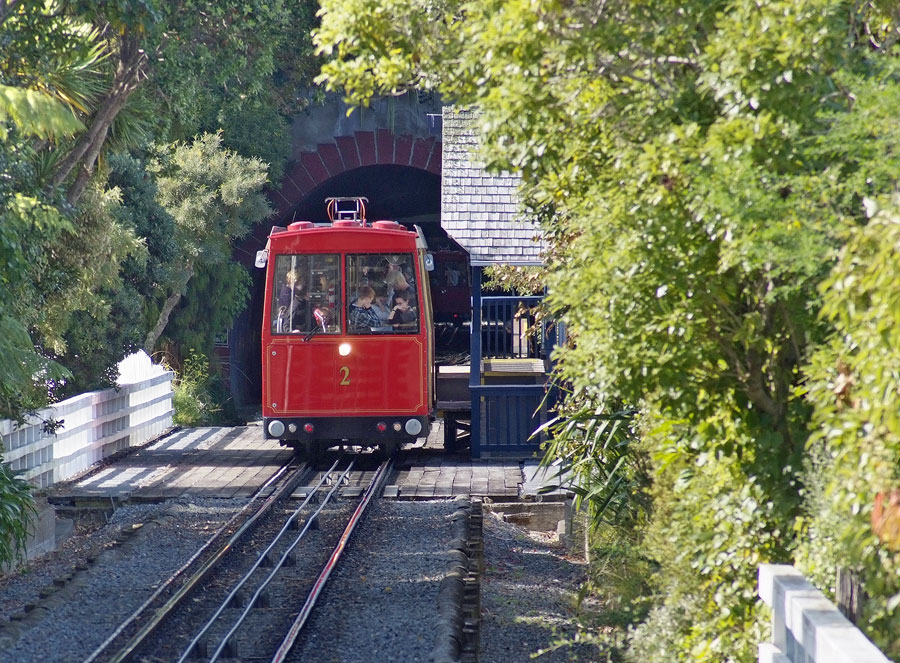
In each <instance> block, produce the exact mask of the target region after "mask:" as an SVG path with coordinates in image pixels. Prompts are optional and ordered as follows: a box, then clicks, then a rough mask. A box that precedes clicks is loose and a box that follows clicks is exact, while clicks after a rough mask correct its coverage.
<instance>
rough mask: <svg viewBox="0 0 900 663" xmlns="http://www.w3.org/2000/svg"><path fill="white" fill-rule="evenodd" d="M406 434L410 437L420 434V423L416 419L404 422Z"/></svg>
mask: <svg viewBox="0 0 900 663" xmlns="http://www.w3.org/2000/svg"><path fill="white" fill-rule="evenodd" d="M406 432H407V433H409V434H410V435H418V434H419V433H421V432H422V422H421V421H419V420H418V419H408V420H407V421H406Z"/></svg>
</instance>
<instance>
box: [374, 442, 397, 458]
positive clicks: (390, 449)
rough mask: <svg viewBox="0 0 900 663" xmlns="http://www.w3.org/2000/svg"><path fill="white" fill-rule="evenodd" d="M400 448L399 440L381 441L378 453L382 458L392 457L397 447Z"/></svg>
mask: <svg viewBox="0 0 900 663" xmlns="http://www.w3.org/2000/svg"><path fill="white" fill-rule="evenodd" d="M399 448H400V443H399V442H381V443H379V444H378V453H379V454H380V455H381V457H382V458H390V457H391V456H393V455H394V454H395V453H396V452H397V449H399Z"/></svg>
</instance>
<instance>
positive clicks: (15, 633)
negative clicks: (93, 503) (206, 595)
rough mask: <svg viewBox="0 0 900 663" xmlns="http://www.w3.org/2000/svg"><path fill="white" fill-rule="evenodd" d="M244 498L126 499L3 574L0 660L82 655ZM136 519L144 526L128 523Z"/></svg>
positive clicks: (48, 662) (45, 662)
mask: <svg viewBox="0 0 900 663" xmlns="http://www.w3.org/2000/svg"><path fill="white" fill-rule="evenodd" d="M244 503H246V500H223V499H218V500H216V499H183V500H178V501H176V502H173V503H169V504H166V505H137V506H126V507H123V508H120V509H118V510H117V511H116V512H115V513H114V514H113V516H112V517H111V519H110V523H109V524H108V525H106V526H105V527H103V528H101V529H100V530H98V531H97V532H94V533H93V534H88V535H83V536H74V537H72V538H71V539H70V540H69V541H68V542H67V543H66V545H64V546H63V547H62V548H61V549H60V550H58V551H56V552H54V553H50V554H49V555H46V556H43V557H41V558H38V559H36V560H34V561H33V562H32V563H30V564H29V565H28V566H26V567H25V568H24V569H23V570H21V571H20V572H18V573H16V574H13V575H11V576H9V577H6V578H5V579H4V580H3V581H2V583H0V597H2V605H3V607H4V614H3V619H4V621H5V622H6V624H5V625H4V626H3V627H2V628H0V649H2V651H0V663H32V662H34V663H39V662H40V663H57V662H58V663H69V662H71V661H82V660H84V659H86V658H87V657H88V656H89V655H90V654H91V653H92V652H93V651H94V649H96V648H97V647H98V646H99V645H100V644H102V643H103V641H104V640H105V639H106V637H107V636H108V635H109V634H110V633H111V632H112V631H113V630H114V629H115V628H116V627H117V626H118V625H119V624H120V623H121V622H122V621H123V620H124V619H125V618H126V617H127V616H128V615H130V614H131V613H132V612H134V611H135V610H136V609H137V608H138V607H139V606H140V605H141V604H142V603H143V602H144V601H145V600H146V599H147V598H149V596H150V595H151V594H152V593H153V592H154V591H155V589H156V588H157V587H158V586H159V585H160V584H161V583H162V582H164V581H165V580H166V578H168V577H169V576H170V575H171V574H172V573H174V572H175V571H177V570H178V569H179V568H180V567H181V566H182V565H183V564H184V563H185V562H187V561H188V560H189V559H190V558H191V556H193V555H194V553H195V552H196V551H197V549H198V548H199V547H200V546H201V545H202V544H203V543H204V542H205V541H206V540H207V539H208V538H209V537H210V536H212V534H213V533H214V532H215V531H216V530H217V529H218V528H219V527H220V526H221V525H223V524H224V523H225V522H226V521H227V520H228V519H229V518H230V517H231V516H232V515H233V514H234V513H235V512H236V511H237V510H238V509H240V508H241V506H243V504H244ZM136 523H142V524H143V526H142V527H139V528H137V529H135V528H134V527H133V525H134V524H136ZM48 578H49V579H50V580H49V583H48V582H47V581H48ZM55 579H59V582H56V583H55V584H54V580H55Z"/></svg>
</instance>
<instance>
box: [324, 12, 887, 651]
mask: <svg viewBox="0 0 900 663" xmlns="http://www.w3.org/2000/svg"><path fill="white" fill-rule="evenodd" d="M320 13H321V20H322V25H321V29H320V30H319V31H318V32H317V34H316V37H315V39H316V43H317V45H318V47H319V50H320V52H322V53H323V54H324V55H326V56H330V60H329V62H328V63H327V64H326V65H325V66H324V68H323V74H322V76H321V80H322V81H323V82H324V83H325V84H326V85H328V86H330V87H331V88H334V89H343V90H345V91H346V93H347V95H348V97H349V98H350V99H351V100H355V101H357V102H360V103H364V102H365V100H366V99H367V98H368V97H369V96H370V95H372V94H376V93H388V94H389V93H394V92H397V91H400V90H403V89H406V88H409V87H416V86H419V87H434V88H437V89H439V90H440V91H441V93H442V94H443V95H445V98H452V99H454V100H456V101H457V103H459V104H461V105H471V106H477V107H478V108H479V111H480V112H479V120H478V123H479V127H478V128H479V130H480V132H481V135H482V136H483V138H484V143H485V147H484V153H485V154H484V157H485V160H486V161H487V163H488V164H489V166H490V167H492V168H495V169H506V170H515V171H519V172H521V173H522V175H523V181H524V189H523V193H524V197H525V202H526V207H527V208H528V209H531V210H534V211H535V212H536V216H537V217H538V218H539V219H540V220H541V221H542V224H543V227H544V231H545V233H546V236H547V237H548V239H549V240H550V243H551V251H550V253H549V254H548V275H547V281H548V284H549V287H550V295H549V298H548V303H549V306H550V307H551V309H552V310H553V312H554V313H555V314H556V315H558V316H560V317H561V318H562V319H563V320H564V321H565V322H566V324H567V327H568V329H569V331H570V333H571V336H572V341H573V342H572V343H571V344H570V346H568V347H566V348H564V349H562V350H561V351H560V352H559V354H558V357H557V359H558V366H559V372H558V376H557V378H558V379H559V380H560V381H561V382H563V383H565V384H568V385H569V386H570V388H571V393H572V396H571V399H574V402H570V404H569V405H568V406H567V407H568V408H569V412H579V411H582V410H583V408H584V406H585V404H588V406H589V409H590V407H591V405H590V404H596V403H608V402H623V403H626V404H629V405H634V406H637V407H639V409H640V412H641V415H640V424H639V426H640V430H641V431H642V433H643V434H642V438H641V444H640V445H636V448H639V449H640V450H641V453H645V454H647V456H648V457H649V458H650V459H652V463H653V464H652V471H651V476H652V479H653V483H652V488H651V489H650V491H649V495H650V496H651V497H652V506H651V507H650V508H649V509H648V517H649V521H648V524H647V526H646V529H645V530H644V537H643V539H642V544H641V546H642V551H643V554H644V555H646V556H648V557H650V558H652V559H654V560H656V561H657V563H658V565H659V572H658V573H657V574H655V576H654V579H653V585H654V590H655V592H656V596H658V597H659V599H658V602H657V605H656V607H655V608H654V609H653V610H651V611H650V613H649V617H648V619H647V621H646V623H645V624H644V625H643V626H641V627H639V628H637V629H636V631H635V632H634V634H633V637H632V655H633V657H634V658H635V659H636V660H677V661H750V660H755V658H756V645H757V642H758V639H759V635H760V633H761V631H760V628H761V627H760V624H761V621H760V615H759V612H758V609H757V599H756V595H755V568H756V565H757V564H758V563H760V562H765V561H790V560H791V559H794V558H797V559H798V561H800V559H801V558H802V557H803V554H804V553H802V552H798V548H797V546H798V541H797V538H795V532H796V531H798V528H800V529H802V525H801V524H802V523H804V522H806V521H805V520H804V518H808V517H809V516H808V514H809V512H810V510H811V503H810V502H807V504H806V506H805V507H804V504H803V500H804V495H812V492H811V491H806V492H804V491H803V481H804V480H807V481H808V480H811V477H812V476H813V474H810V473H808V472H804V470H803V467H804V462H806V463H807V465H808V464H809V461H808V453H807V444H808V438H809V435H810V432H811V431H813V430H815V429H816V422H818V421H820V420H821V418H822V417H825V418H826V419H828V412H829V408H831V409H832V410H834V414H833V420H830V424H829V425H830V426H831V427H833V428H835V429H837V430H844V428H843V423H842V422H843V421H844V417H845V416H849V415H848V412H847V408H846V407H845V409H844V410H840V409H839V408H838V407H837V405H836V404H835V403H834V398H833V396H832V397H831V399H830V400H829V394H830V393H831V390H832V389H833V387H830V386H828V385H831V384H833V383H834V381H835V380H836V379H837V378H836V377H835V371H837V372H838V373H840V371H841V369H839V368H836V366H838V365H840V364H839V362H838V361H837V358H844V357H843V355H842V354H840V353H838V351H837V350H836V349H835V341H834V340H832V339H834V338H841V339H843V340H844V342H846V343H848V344H849V345H847V347H845V348H843V352H844V353H848V352H852V353H858V352H860V349H859V347H858V346H857V343H858V341H857V335H858V334H861V333H862V331H863V330H872V332H871V336H867V338H871V341H872V342H873V343H874V342H875V340H876V339H877V338H878V333H877V332H876V331H875V330H877V329H879V328H880V326H883V327H884V328H885V329H886V328H891V327H890V326H891V325H892V324H893V318H892V317H890V315H889V314H886V315H885V317H881V316H882V315H883V314H884V313H885V312H884V311H881V310H871V313H872V316H873V317H875V318H878V320H880V321H881V322H880V325H875V324H874V322H873V320H863V319H862V318H859V317H857V316H858V315H859V314H860V313H861V312H862V311H864V310H867V309H866V308H864V307H869V306H870V305H871V304H872V300H871V299H870V298H869V297H862V302H860V301H859V300H860V297H856V300H855V302H854V301H853V300H848V299H847V298H846V294H847V293H846V292H844V293H843V294H835V293H834V292H833V290H834V288H835V287H837V286H838V285H840V284H841V283H843V280H842V279H841V277H839V276H829V274H830V272H831V270H832V269H833V268H834V267H835V265H838V270H839V271H838V272H836V274H839V273H841V272H842V270H846V269H847V267H846V266H843V267H842V265H844V262H843V261H853V260H856V258H855V257H854V256H855V255H856V254H855V252H857V251H859V252H861V253H862V255H866V251H867V250H873V249H874V248H875V247H874V241H875V240H874V237H876V236H877V232H876V231H875V230H874V228H873V229H872V230H871V231H868V230H864V229H868V228H869V227H870V226H872V224H871V223H869V222H868V220H867V217H866V214H865V205H864V202H865V201H866V200H882V201H883V200H884V199H885V198H889V197H890V196H891V194H892V193H893V192H894V190H895V187H896V173H897V172H898V170H897V165H898V164H897V163H896V154H897V152H898V151H897V138H898V136H897V135H896V127H897V123H896V121H895V120H894V119H891V118H890V117H889V115H890V114H891V113H892V112H893V110H892V109H893V108H895V107H896V103H895V102H896V95H897V93H898V90H900V87H898V78H897V71H896V67H895V65H894V62H893V59H892V55H893V53H892V49H893V46H894V44H895V42H896V39H897V36H898V34H900V33H898V26H897V24H896V22H895V21H896V19H895V18H894V17H892V15H891V14H890V13H887V12H882V10H880V9H879V7H878V6H875V5H874V4H873V3H863V4H860V3H852V2H845V1H838V0H800V1H797V0H765V1H763V2H758V1H755V0H754V1H751V0H738V1H736V2H735V1H729V2H707V1H705V0H704V1H701V0H696V1H690V0H689V1H687V2H671V1H669V0H643V1H641V2H625V1H612V2H610V1H609V0H603V1H599V0H598V1H596V2H586V3H574V4H573V3H564V2H559V1H557V0H528V1H527V2H526V1H523V0H494V1H492V2H465V1H456V0H448V1H446V2H438V3H435V2H432V1H431V0H429V1H427V2H426V1H424V0H353V1H352V2H343V1H342V2H336V1H334V0H324V1H323V3H322V10H321V12H320ZM861 232H863V233H868V232H871V238H872V239H871V241H872V242H873V245H872V246H871V247H870V248H869V249H866V247H865V246H863V245H861V244H859V243H858V242H856V241H855V240H853V238H854V237H855V236H856V234H857V233H861ZM848 240H849V243H848ZM885 250H886V249H885ZM839 255H841V256H846V257H845V258H842V259H841V261H840V262H839V261H838V256H839ZM890 259H891V258H890V257H889V256H887V255H885V256H881V257H879V258H878V260H877V261H876V264H877V265H879V267H878V268H877V269H880V270H883V271H882V272H880V273H881V274H883V278H884V286H883V287H884V288H885V290H884V291H883V292H884V293H885V295H887V289H886V288H887V287H888V286H887V285H886V284H887V283H888V282H889V280H890V277H891V275H892V274H893V272H892V271H891V270H892V267H890V266H889V265H891V263H890ZM846 264H847V265H849V264H856V263H851V262H847V263H846ZM867 264H869V263H868V262H867V261H866V259H865V258H860V259H859V265H860V267H859V269H863V266H864V265H867ZM873 278H874V276H873ZM854 283H855V284H857V283H859V280H858V279H856V280H854ZM872 283H873V285H872V287H875V284H874V281H873V282H872ZM878 287H882V286H880V285H879V286H878ZM832 300H835V301H837V302H840V304H837V303H834V304H831V303H830V304H829V305H828V307H827V308H826V309H825V315H822V313H821V312H822V306H823V301H826V302H831V301H832ZM836 306H842V307H845V309H846V311H847V313H846V315H845V318H846V319H845V321H844V324H845V325H846V329H845V333H844V334H841V335H838V336H835V335H834V331H835V328H836V326H838V325H836V322H837V321H838V316H837V315H836V314H835V313H834V312H833V311H834V310H836V309H835V307H836ZM830 311H831V313H829V312H830ZM848 330H852V331H853V335H852V336H851V335H849V332H848ZM888 345H889V340H888V339H887V338H884V339H883V342H882V344H880V345H879V346H878V348H879V349H878V352H887V347H888ZM825 348H830V350H828V351H826V350H824V349H825ZM820 352H825V353H826V354H825V355H824V356H820V354H819V353H820ZM829 353H830V354H829ZM836 353H837V357H836ZM875 354H876V353H873V355H872V357H873V361H875V360H874V356H875ZM813 357H817V359H815V360H814V363H813V368H814V370H811V371H810V370H809V369H808V366H809V362H810V361H811V360H812V358H813ZM823 357H824V358H823ZM851 359H853V360H851ZM855 359H857V358H856V357H848V358H844V361H845V364H846V366H847V367H848V368H847V369H846V371H845V372H846V373H847V375H848V376H853V381H854V384H861V383H867V384H868V382H869V380H870V378H869V377H868V374H867V373H866V370H867V369H868V368H869V367H870V366H869V365H860V364H859V362H857V361H855ZM860 359H861V357H860ZM888 367H889V364H888V366H887V367H885V370H886V371H887V372H888V373H889V370H890V369H889V368H888ZM872 368H874V366H872ZM856 371H861V372H860V373H857V372H856ZM878 374H881V373H880V372H879V373H878ZM885 378H886V379H887V373H885ZM847 379H849V378H847ZM876 387H877V388H883V389H884V391H883V392H881V394H882V395H881V396H879V399H880V401H876V402H882V403H884V404H885V416H887V415H886V411H887V409H888V408H889V405H888V403H889V401H890V400H891V399H892V398H893V395H894V394H895V393H896V391H895V390H893V387H892V386H891V384H889V383H886V382H877V381H874V382H873V385H872V391H871V393H869V392H867V394H868V395H870V396H871V397H872V398H874V396H875V391H876ZM808 393H812V394H814V395H815V394H821V396H820V397H817V398H811V397H809V395H808ZM884 394H889V395H890V396H884ZM571 399H570V400H571ZM861 402H863V403H869V402H871V401H867V400H862V401H861ZM813 412H815V413H816V414H815V419H811V416H812V414H813ZM870 414H871V412H869V411H868V410H866V411H864V412H860V413H859V419H860V426H862V425H863V424H862V422H864V421H865V422H868V421H869V415H870ZM846 430H847V433H846V435H844V434H843V433H842V434H841V435H840V436H839V439H849V440H850V441H851V442H849V447H848V448H850V449H852V450H853V452H852V454H851V455H849V456H848V458H847V465H846V471H847V473H848V474H849V475H853V476H854V477H855V480H854V481H853V482H850V481H849V479H847V477H845V476H842V477H841V478H840V479H836V480H835V481H836V483H835V485H836V486H837V485H839V483H838V482H840V481H845V484H844V485H845V486H850V485H858V492H852V491H851V493H852V494H853V495H855V499H856V501H853V500H846V499H844V500H843V501H841V500H838V501H837V502H835V503H834V506H833V508H834V512H835V513H838V514H843V515H844V516H846V517H849V515H850V514H851V513H855V512H856V511H854V509H856V510H857V511H859V513H860V514H861V515H860V516H857V517H856V518H855V520H853V522H855V523H856V528H855V529H854V530H853V531H854V532H855V535H856V537H857V539H856V540H857V541H863V540H864V541H866V542H868V543H867V545H869V548H867V549H866V550H868V551H869V553H868V554H869V557H867V558H866V559H868V560H869V562H870V564H869V566H868V567H867V568H870V569H872V572H871V573H869V574H868V575H867V576H866V580H867V585H866V591H869V592H870V593H871V594H872V595H873V596H876V597H879V598H876V599H874V600H873V605H874V606H876V607H875V608H873V610H874V612H873V615H872V617H871V618H870V620H869V622H868V626H869V627H870V629H871V630H870V632H871V633H873V634H874V635H875V636H876V637H878V638H879V639H880V641H882V642H885V643H887V644H889V646H890V647H891V648H892V649H890V651H892V652H893V653H894V654H896V653H898V651H900V650H896V649H894V648H896V647H897V646H898V645H897V643H896V642H894V641H893V640H892V638H891V637H890V636H889V635H888V634H889V633H890V632H891V630H890V629H891V624H890V623H889V621H888V620H886V615H887V614H888V612H889V610H888V609H889V608H892V607H896V603H897V600H894V601H893V602H892V598H893V597H894V596H895V595H896V594H894V592H896V591H897V590H896V589H895V588H893V587H889V586H888V584H887V583H885V582H884V581H883V580H878V579H877V578H878V577H879V576H878V574H877V573H876V572H875V571H876V570H877V569H879V568H881V567H878V565H877V564H874V562H872V560H875V559H876V558H877V559H880V560H884V559H885V558H886V556H889V555H888V553H887V552H885V546H884V544H883V542H882V543H878V542H875V541H874V540H873V538H872V534H871V530H869V535H868V537H865V536H863V537H862V538H859V537H861V536H862V534H861V533H862V532H863V529H864V527H865V523H864V520H865V513H866V509H865V508H864V507H862V506H861V505H863V504H871V498H872V495H873V490H878V489H879V486H880V488H881V489H884V486H885V485H887V484H889V483H890V481H892V480H893V477H891V478H885V479H884V480H882V481H881V482H880V483H878V482H877V483H876V484H875V485H872V484H868V483H867V482H868V481H869V480H870V479H872V476H871V472H873V471H874V467H875V466H874V465H872V464H873V463H874V464H876V465H877V464H879V463H881V462H882V461H880V460H877V459H876V458H875V456H874V455H872V454H870V453H868V452H867V451H866V450H867V448H868V447H867V443H866V442H865V440H867V439H868V438H867V437H865V436H864V435H861V434H857V433H854V432H853V431H854V430H856V427H855V426H848V427H847V429H846ZM833 443H836V441H833ZM886 444H887V443H886ZM891 448H893V447H891ZM553 450H554V451H556V452H558V451H560V449H558V448H553ZM568 453H569V456H570V457H571V458H573V459H574V462H576V463H578V462H585V463H587V464H586V465H585V466H586V467H590V463H589V460H588V459H590V458H592V457H594V458H596V459H600V458H601V457H599V456H597V451H596V448H595V445H594V444H593V443H592V442H591V438H590V436H588V435H587V434H586V433H585V437H584V439H583V442H582V443H580V444H576V445H570V448H569V450H568ZM848 453H849V452H848ZM890 453H893V451H891V452H890ZM573 454H574V455H573ZM854 454H855V455H854ZM887 458H889V459H893V456H891V455H890V454H888V456H887ZM836 462H837V464H838V465H839V466H842V456H841V455H840V454H838V456H837V457H836ZM894 466H895V465H894ZM885 467H887V464H886V465H885ZM608 470H609V468H607V469H606V474H605V475H608V474H609V472H608ZM605 475H604V476H605ZM596 482H597V481H596V479H595V480H594V483H596ZM857 482H858V483H857ZM866 486H868V487H866ZM851 493H848V495H849V494H851ZM842 499H843V498H842ZM803 514H807V515H803ZM832 520H833V519H832ZM826 521H828V520H827V519H824V518H823V519H822V520H820V521H818V522H820V524H821V523H824V522H826ZM828 522H831V521H828ZM848 522H850V521H849V520H848ZM861 528H863V529H861ZM624 535H625V533H623V536H624ZM841 555H842V556H841V559H840V560H838V559H832V560H831V562H830V563H831V564H832V567H833V566H834V565H839V564H843V565H849V566H852V565H855V564H858V563H860V562H859V560H860V559H861V558H860V557H859V556H856V557H854V556H853V555H851V554H849V553H848V552H847V551H846V550H844V551H843V552H842V553H841ZM892 569H893V567H890V566H885V567H883V568H881V572H882V573H884V572H890V573H893V570H892ZM877 606H880V607H877ZM894 631H896V629H894Z"/></svg>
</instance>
